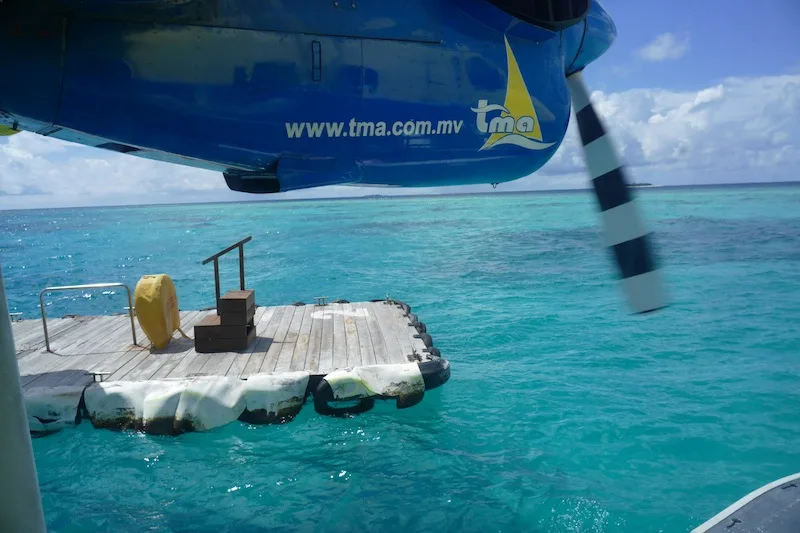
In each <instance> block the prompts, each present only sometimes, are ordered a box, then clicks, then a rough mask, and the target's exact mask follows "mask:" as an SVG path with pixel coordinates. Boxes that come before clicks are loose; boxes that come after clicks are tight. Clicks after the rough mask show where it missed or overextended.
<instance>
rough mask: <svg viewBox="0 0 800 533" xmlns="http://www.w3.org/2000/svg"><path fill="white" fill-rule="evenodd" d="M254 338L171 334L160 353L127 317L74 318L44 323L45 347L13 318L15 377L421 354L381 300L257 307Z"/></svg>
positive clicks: (177, 371) (216, 370)
mask: <svg viewBox="0 0 800 533" xmlns="http://www.w3.org/2000/svg"><path fill="white" fill-rule="evenodd" d="M214 312H215V311H214V310H211V311H182V312H181V327H182V328H183V331H185V332H186V334H187V335H189V336H193V326H194V324H196V323H197V322H199V321H200V320H201V319H202V318H203V317H205V316H207V315H208V314H211V313H214ZM255 323H256V325H257V326H256V332H257V336H256V340H255V342H253V343H252V344H251V345H250V347H249V348H248V349H247V350H245V351H241V352H225V353H213V354H204V353H197V352H196V351H195V350H194V342H193V341H192V340H188V339H184V338H182V337H180V336H179V335H178V334H177V333H176V335H175V338H174V339H173V341H172V342H171V343H170V344H169V346H167V347H166V348H164V349H163V350H155V349H154V350H152V351H151V349H150V347H149V346H150V342H149V340H148V339H147V337H146V336H145V334H144V332H143V331H142V330H141V328H140V327H139V324H138V322H136V337H137V340H138V345H134V344H133V341H132V339H131V330H130V319H129V318H128V316H127V315H115V316H75V317H66V318H54V319H49V320H48V323H47V324H48V331H49V335H50V349H51V352H47V351H46V349H45V341H44V331H43V329H42V323H41V320H23V321H20V322H14V323H13V324H12V330H13V332H14V340H15V343H16V348H17V359H18V364H19V370H20V379H21V383H22V386H23V388H24V389H29V388H32V387H37V388H38V387H57V386H70V385H72V386H75V385H79V386H82V385H88V384H89V383H91V382H92V381H94V376H93V373H108V374H106V375H104V376H103V381H147V380H154V379H164V378H184V377H192V376H199V375H212V376H229V377H240V378H247V376H249V375H251V374H256V373H259V372H262V373H263V372H288V371H297V370H305V371H307V372H309V373H311V374H314V375H325V374H328V373H330V372H332V371H333V370H336V369H340V368H349V367H353V366H359V365H371V364H395V363H408V362H412V361H418V360H420V359H418V358H415V357H414V354H417V355H418V356H419V357H420V358H421V360H425V359H426V358H427V354H425V353H424V352H423V350H424V349H425V344H424V343H423V341H422V340H421V339H419V338H415V335H416V334H417V331H416V329H415V328H414V327H413V326H411V325H410V324H409V319H408V317H406V316H404V315H403V310H402V309H401V308H399V307H398V306H395V305H388V304H386V303H384V302H357V303H347V304H327V305H324V306H317V305H313V304H308V305H304V306H293V305H291V306H278V307H259V308H258V309H257V311H256V315H255Z"/></svg>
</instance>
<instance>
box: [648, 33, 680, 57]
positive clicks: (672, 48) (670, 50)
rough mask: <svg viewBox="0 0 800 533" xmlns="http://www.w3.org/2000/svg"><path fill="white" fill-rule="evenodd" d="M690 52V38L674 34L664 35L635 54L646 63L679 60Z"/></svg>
mask: <svg viewBox="0 0 800 533" xmlns="http://www.w3.org/2000/svg"><path fill="white" fill-rule="evenodd" d="M688 51H689V37H688V36H684V37H682V38H679V37H677V36H676V35H675V34H674V33H662V34H661V35H659V36H657V37H656V38H655V39H653V40H652V41H650V42H649V43H647V44H646V45H645V46H644V47H642V48H640V49H639V50H637V51H636V52H635V53H636V55H637V56H639V57H640V58H642V59H644V60H645V61H664V60H667V59H678V58H680V57H683V55H684V54H685V53H686V52H688Z"/></svg>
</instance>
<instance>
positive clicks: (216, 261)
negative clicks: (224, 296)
mask: <svg viewBox="0 0 800 533" xmlns="http://www.w3.org/2000/svg"><path fill="white" fill-rule="evenodd" d="M214 291H215V292H216V294H217V303H216V309H217V314H219V257H215V258H214Z"/></svg>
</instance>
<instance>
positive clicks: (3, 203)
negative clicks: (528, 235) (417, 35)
mask: <svg viewBox="0 0 800 533" xmlns="http://www.w3.org/2000/svg"><path fill="white" fill-rule="evenodd" d="M592 100H593V102H594V103H595V105H596V107H597V110H598V112H599V113H600V114H601V115H602V117H603V118H604V122H605V123H606V125H607V126H608V129H609V131H610V132H611V134H612V136H613V139H614V142H615V144H616V146H617V147H618V149H619V151H620V154H621V155H622V157H623V160H624V161H625V162H626V163H627V164H628V166H629V168H630V171H631V175H632V178H633V179H635V180H637V181H648V182H652V183H658V184H663V185H672V184H675V185H679V184H692V183H721V182H736V181H783V180H796V179H800V175H798V173H797V168H800V75H785V76H771V77H761V78H729V79H726V80H723V81H722V82H721V83H719V84H716V85H713V86H711V87H706V88H703V89H701V90H697V91H671V90H667V89H631V90H628V91H624V92H617V93H606V92H602V91H596V92H594V93H593V94H592ZM576 130H577V129H576V127H575V124H574V120H573V121H572V122H571V123H570V128H569V131H568V132H567V136H566V138H565V139H564V142H563V143H562V145H561V147H560V148H559V150H558V152H556V154H555V155H554V156H553V158H552V159H551V161H550V162H549V163H548V164H547V165H545V167H544V168H542V169H541V170H540V171H539V172H537V173H536V174H534V175H532V176H529V177H526V178H523V179H521V180H517V181H515V182H511V183H505V184H501V185H500V186H499V187H498V190H503V191H508V190H512V189H523V190H524V189H548V188H574V187H584V186H586V185H587V184H588V178H587V177H586V175H585V173H584V162H583V154H582V151H581V148H580V142H579V138H578V134H577V131H576ZM0 143H2V144H0V209H15V208H27V207H50V206H53V207H54V206H84V205H115V204H131V203H173V202H184V201H226V200H257V199H267V198H269V197H268V196H256V195H246V194H242V193H234V192H232V191H229V190H228V189H227V187H226V185H225V181H224V179H223V178H222V176H221V175H220V174H218V173H216V172H209V171H203V170H197V169H193V168H188V167H181V166H176V165H171V164H167V163H160V162H155V161H150V160H146V159H140V158H137V157H134V156H129V155H122V154H110V153H107V152H105V151H101V150H99V149H94V148H85V147H81V146H78V145H75V144H71V143H64V142H61V141H58V140H55V139H50V138H45V137H41V136H38V135H34V134H31V133H20V134H18V135H15V136H12V137H10V138H8V140H7V141H0ZM489 190H491V189H490V188H489V185H488V184H487V185H483V186H471V187H458V188H438V189H385V188H372V189H368V188H361V187H323V188H318V189H311V190H305V191H295V192H292V193H286V194H280V195H274V196H272V197H274V198H316V197H329V196H358V195H363V194H414V193H420V192H430V193H436V192H471V191H489Z"/></svg>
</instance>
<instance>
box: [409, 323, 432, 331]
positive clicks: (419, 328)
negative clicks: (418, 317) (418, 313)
mask: <svg viewBox="0 0 800 533" xmlns="http://www.w3.org/2000/svg"><path fill="white" fill-rule="evenodd" d="M411 325H412V326H414V327H415V328H416V329H417V333H419V334H423V333H427V332H428V326H426V325H425V322H417V323H416V324H411Z"/></svg>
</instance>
